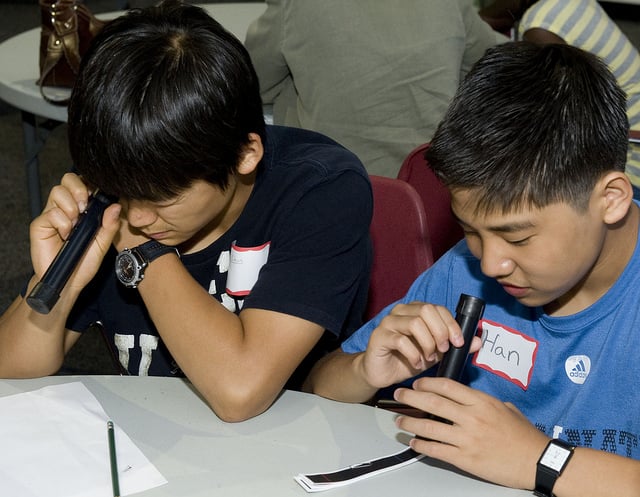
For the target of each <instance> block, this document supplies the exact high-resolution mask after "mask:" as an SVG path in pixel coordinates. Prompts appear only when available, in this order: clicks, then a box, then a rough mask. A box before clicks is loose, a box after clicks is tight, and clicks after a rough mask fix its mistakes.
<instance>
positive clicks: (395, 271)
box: [365, 175, 433, 319]
mask: <svg viewBox="0 0 640 497" xmlns="http://www.w3.org/2000/svg"><path fill="white" fill-rule="evenodd" d="M370 178H371V185H372V187H373V219H372V221H371V230H370V232H371V240H372V244H373V266H372V268H371V283H370V285H369V302H368V305H367V311H366V315H365V318H366V319H370V318H372V317H373V316H375V315H376V314H377V313H378V312H379V311H380V310H382V309H383V308H384V307H385V306H386V305H388V304H391V303H392V302H394V301H395V300H398V299H399V298H401V297H403V296H404V294H405V293H406V292H407V290H408V289H409V286H411V284H412V283H413V281H414V280H415V279H416V278H417V277H418V275H420V273H422V272H423V271H424V270H425V269H427V268H428V267H429V266H431V264H433V255H432V253H431V246H430V243H429V232H428V230H427V221H426V216H425V211H424V206H423V205H422V200H420V196H419V195H418V193H417V192H416V191H415V189H414V188H413V187H412V186H411V185H409V184H408V183H406V182H404V181H400V180H398V179H395V178H387V177H383V176H374V175H371V176H370Z"/></svg>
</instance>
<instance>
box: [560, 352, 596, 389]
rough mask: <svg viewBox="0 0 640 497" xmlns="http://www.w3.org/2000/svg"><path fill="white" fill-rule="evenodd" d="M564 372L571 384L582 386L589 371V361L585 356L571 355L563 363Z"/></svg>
mask: <svg viewBox="0 0 640 497" xmlns="http://www.w3.org/2000/svg"><path fill="white" fill-rule="evenodd" d="M564 370H565V372H566V373H567V376H568V377H569V379H570V380H571V381H572V382H574V383H577V384H578V385H582V384H583V383H584V382H585V380H586V379H587V376H589V372H590V371H591V359H589V357H587V356H586V355H573V356H571V357H569V358H568V359H567V360H566V361H565V363H564Z"/></svg>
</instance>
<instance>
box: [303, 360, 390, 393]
mask: <svg viewBox="0 0 640 497" xmlns="http://www.w3.org/2000/svg"><path fill="white" fill-rule="evenodd" d="M363 357H364V353H359V354H347V353H345V352H343V351H342V350H341V349H338V350H336V351H334V352H332V353H331V354H329V355H327V356H326V357H324V358H322V359H320V360H319V361H318V363H317V364H316V365H315V366H314V367H313V369H312V370H311V372H310V373H309V377H308V378H307V380H306V381H305V384H304V387H303V388H304V390H305V391H308V392H312V393H315V394H317V395H320V396H322V397H326V398H328V399H333V400H339V401H341V402H366V401H368V400H370V399H371V398H372V397H373V396H374V395H375V394H376V392H377V391H378V389H377V388H375V387H372V386H371V385H370V384H369V383H367V382H366V381H365V379H364V376H363V375H362V373H361V370H362V359H363Z"/></svg>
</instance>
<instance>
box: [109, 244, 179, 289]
mask: <svg viewBox="0 0 640 497" xmlns="http://www.w3.org/2000/svg"><path fill="white" fill-rule="evenodd" d="M171 253H174V254H176V255H177V256H178V257H180V253H179V252H178V249H177V248H175V247H170V246H168V245H163V244H161V243H160V242H157V241H155V240H149V241H148V242H146V243H143V244H142V245H138V246H137V247H134V248H132V249H128V248H125V249H124V250H123V251H122V252H120V253H119V254H118V255H117V256H116V277H117V278H118V281H120V283H122V284H123V285H124V286H126V287H127V288H136V287H137V286H138V285H139V284H140V282H141V281H142V279H143V278H144V271H145V269H146V268H147V266H148V265H149V263H150V262H151V261H153V260H154V259H157V258H158V257H160V256H161V255H164V254H171Z"/></svg>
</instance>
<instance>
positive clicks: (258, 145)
mask: <svg viewBox="0 0 640 497" xmlns="http://www.w3.org/2000/svg"><path fill="white" fill-rule="evenodd" d="M263 155H264V146H263V144H262V139H261V138H260V135H258V134H257V133H249V143H247V144H246V145H245V146H244V150H243V151H242V155H241V157H240V163H239V164H238V169H237V171H238V174H251V173H252V172H253V171H255V169H256V167H257V166H258V164H259V163H260V161H261V160H262V157H263Z"/></svg>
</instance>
